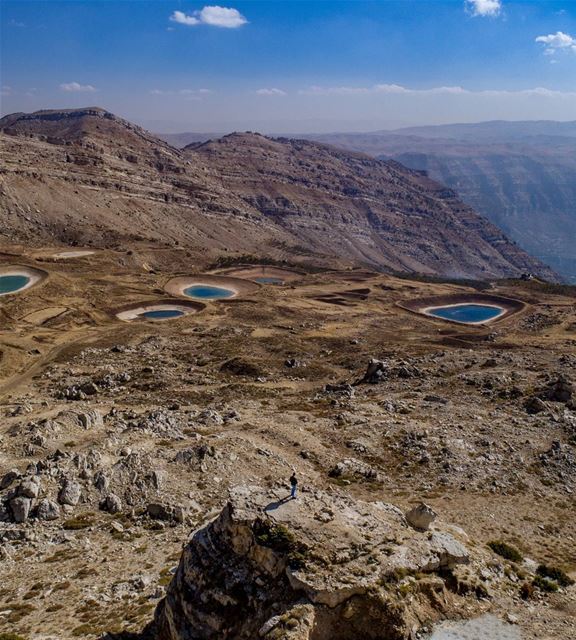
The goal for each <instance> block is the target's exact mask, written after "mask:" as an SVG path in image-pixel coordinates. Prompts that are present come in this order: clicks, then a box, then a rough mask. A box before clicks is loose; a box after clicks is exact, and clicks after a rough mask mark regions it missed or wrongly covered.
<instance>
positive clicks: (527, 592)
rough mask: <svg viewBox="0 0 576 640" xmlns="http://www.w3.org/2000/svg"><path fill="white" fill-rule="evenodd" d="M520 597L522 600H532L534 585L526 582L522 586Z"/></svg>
mask: <svg viewBox="0 0 576 640" xmlns="http://www.w3.org/2000/svg"><path fill="white" fill-rule="evenodd" d="M520 597H521V598H522V600H530V598H533V597H534V585H533V584H530V583H529V582H525V583H524V584H523V585H522V586H521V587H520Z"/></svg>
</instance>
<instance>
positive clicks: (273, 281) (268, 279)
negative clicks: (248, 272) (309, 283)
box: [254, 276, 284, 284]
mask: <svg viewBox="0 0 576 640" xmlns="http://www.w3.org/2000/svg"><path fill="white" fill-rule="evenodd" d="M254 280H255V281H256V282H259V283H260V284H284V280H282V278H274V277H273V276H262V277H260V278H254Z"/></svg>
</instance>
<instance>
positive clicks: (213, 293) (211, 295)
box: [183, 284, 236, 300]
mask: <svg viewBox="0 0 576 640" xmlns="http://www.w3.org/2000/svg"><path fill="white" fill-rule="evenodd" d="M183 293H184V295H186V296H189V297H190V298H198V299H200V300H221V299H223V298H233V297H234V296H235V295H236V291H234V290H233V289H225V288H224V287H215V286H213V285H208V284H194V285H192V286H191V287H187V288H186V289H184V292H183Z"/></svg>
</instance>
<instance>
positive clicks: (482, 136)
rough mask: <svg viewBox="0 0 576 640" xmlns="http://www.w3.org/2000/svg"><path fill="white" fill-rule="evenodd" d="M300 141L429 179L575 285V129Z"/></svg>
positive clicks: (528, 126)
mask: <svg viewBox="0 0 576 640" xmlns="http://www.w3.org/2000/svg"><path fill="white" fill-rule="evenodd" d="M306 137H307V138H309V139H314V140H319V141H321V142H324V143H328V144H333V145H336V146H338V147H340V148H343V149H349V150H353V151H360V152H365V153H369V154H371V155H373V156H375V157H379V158H382V159H394V160H397V161H399V162H401V163H403V164H405V165H406V166H409V167H411V168H413V169H417V170H424V171H427V172H428V174H429V175H430V177H431V178H433V179H434V180H438V181H440V182H442V183H444V184H446V185H447V186H448V187H450V188H452V189H454V190H455V191H456V193H457V194H458V195H459V196H460V197H461V198H462V200H464V202H466V203H467V204H469V205H470V206H472V207H473V208H474V209H475V210H476V211H478V212H479V213H481V214H482V215H484V216H486V217H487V218H488V219H489V220H491V221H492V222H494V223H495V224H496V225H497V226H498V227H500V228H501V229H503V230H504V232H505V233H507V234H508V235H509V236H510V237H511V238H513V239H514V240H516V241H517V242H518V243H519V244H520V246H522V247H523V248H524V249H526V250H527V251H528V252H530V253H531V254H533V255H535V256H537V257H539V258H540V259H542V260H543V261H545V262H547V263H548V264H550V265H552V266H553V267H554V268H555V269H556V270H557V271H558V272H559V273H561V274H562V275H563V276H564V277H565V278H567V279H568V280H571V281H573V282H576V248H575V243H574V239H575V238H576V121H575V122H549V121H541V122H501V121H496V122H485V123H479V124H458V125H443V126H434V127H412V128H409V129H400V130H397V131H394V132H385V131H379V132H375V133H360V134H358V133H350V134H345V133H336V134H321V135H308V136H306Z"/></svg>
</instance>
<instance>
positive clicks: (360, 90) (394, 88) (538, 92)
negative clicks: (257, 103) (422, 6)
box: [298, 84, 576, 97]
mask: <svg viewBox="0 0 576 640" xmlns="http://www.w3.org/2000/svg"><path fill="white" fill-rule="evenodd" d="M298 93H299V94H300V95H308V96H334V95H339V96H361V95H379V94H380V95H418V96H424V95H453V96H458V95H460V96H541V97H562V96H568V97H573V96H576V91H567V92H566V91H556V90H553V89H546V88H544V87H535V88H533V89H518V90H515V91H514V90H508V89H484V90H480V91H474V90H471V89H465V88H464V87H458V86H456V87H432V88H430V89H409V88H407V87H403V86H402V85H399V84H375V85H373V86H371V87H318V86H316V87H310V88H308V89H301V90H300V91H299V92H298Z"/></svg>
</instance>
